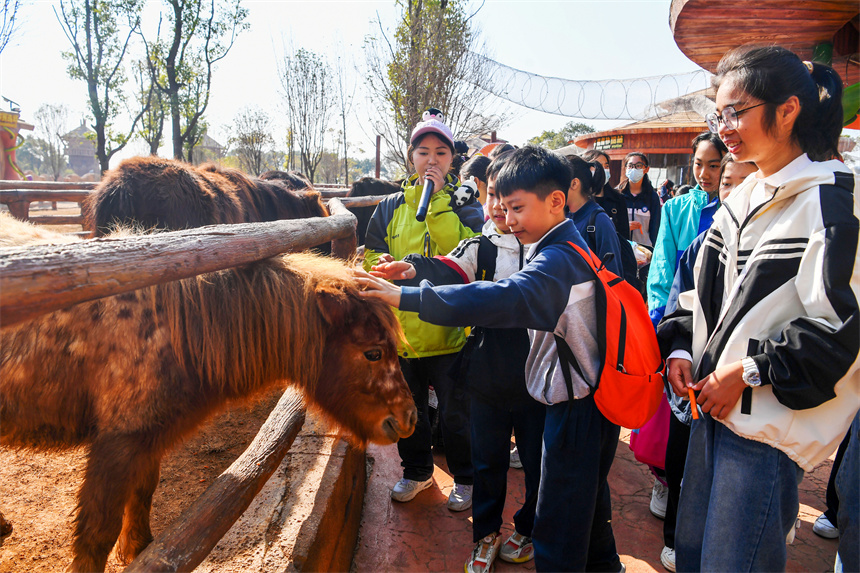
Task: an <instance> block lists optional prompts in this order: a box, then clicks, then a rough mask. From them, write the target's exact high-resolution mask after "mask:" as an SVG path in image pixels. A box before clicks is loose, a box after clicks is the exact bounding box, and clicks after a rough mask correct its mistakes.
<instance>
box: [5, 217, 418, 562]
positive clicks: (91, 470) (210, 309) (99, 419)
mask: <svg viewBox="0 0 860 573" xmlns="http://www.w3.org/2000/svg"><path fill="white" fill-rule="evenodd" d="M8 219H9V218H0V223H4V222H6V221H8ZM20 225H24V223H20ZM2 227H3V228H0V233H3V234H8V232H9V230H10V227H11V226H10V225H2ZM399 333H400V330H399V326H398V323H397V320H396V319H395V317H394V315H393V313H392V312H391V310H390V309H389V307H388V306H387V305H385V304H383V303H380V302H376V301H374V300H372V299H365V298H362V297H360V296H359V294H358V287H357V285H356V282H355V280H354V279H353V277H352V275H351V272H350V270H349V268H348V267H347V266H345V265H344V264H343V263H341V262H339V261H337V260H334V259H331V258H327V257H320V256H317V255H312V254H294V255H283V256H279V257H274V258H272V259H268V260H266V261H262V262H259V263H255V264H252V265H247V266H244V267H240V268H236V269H230V270H225V271H219V272H214V273H209V274H206V275H201V276H198V277H195V278H190V279H185V280H182V281H177V282H172V283H167V284H163V285H158V286H153V287H149V288H145V289H141V290H138V291H135V292H131V293H126V294H121V295H117V296H114V297H109V298H105V299H101V300H98V301H95V302H87V303H82V304H78V305H76V306H72V307H70V308H67V309H64V310H61V311H57V312H54V313H51V314H48V315H44V316H42V317H39V318H36V319H33V320H31V321H29V322H25V323H20V324H16V325H12V326H9V327H6V328H4V329H2V330H0V419H2V421H3V423H2V426H0V443H2V444H4V445H11V446H18V447H29V448H37V449H47V450H52V449H53V450H57V449H64V448H69V447H75V446H79V445H84V444H86V445H88V446H89V454H88V461H87V468H86V472H85V475H84V480H83V484H82V485H81V489H80V491H79V493H78V506H77V516H76V519H75V531H74V540H73V552H74V561H73V562H72V564H71V566H70V567H69V569H70V570H72V571H101V570H103V569H104V567H105V562H106V559H107V556H108V554H109V552H110V550H111V548H112V547H113V545H114V544H115V543H116V542H117V539H118V547H117V553H118V555H119V557H120V559H121V560H123V561H129V560H131V559H133V558H134V557H135V556H137V555H138V554H139V553H140V552H141V551H142V550H143V549H144V548H145V547H146V546H147V545H148V544H149V542H150V541H151V540H152V534H151V532H150V527H149V511H150V507H151V504H152V495H153V492H154V491H155V487H156V485H157V484H158V476H159V466H160V463H161V459H162V457H163V456H164V454H165V452H166V451H167V450H168V449H169V448H171V447H172V446H173V445H174V444H176V443H177V441H179V440H180V439H181V438H182V437H184V436H186V435H188V434H189V433H190V432H192V431H193V430H194V429H195V428H197V427H199V426H200V425H201V424H202V423H203V421H204V419H205V418H206V417H208V416H209V415H210V414H212V413H213V412H215V411H217V410H219V409H220V408H221V407H222V406H224V405H225V403H226V402H227V401H228V400H229V401H232V400H238V399H243V398H246V397H248V396H252V395H254V394H257V393H259V392H261V391H263V390H265V389H267V388H270V387H272V386H273V385H276V384H282V385H286V384H290V385H294V386H297V387H299V388H300V389H301V390H302V391H303V394H304V396H305V400H306V403H307V404H308V406H309V407H313V408H315V409H316V410H318V411H319V412H321V413H322V414H323V415H324V417H326V418H327V419H328V420H330V421H332V422H333V423H335V424H337V425H338V426H339V427H340V428H341V429H342V430H343V431H344V433H345V434H347V437H348V438H349V439H351V440H352V441H353V442H354V443H356V444H359V445H361V444H366V443H367V442H377V443H383V444H387V443H392V442H396V441H397V440H398V439H399V438H400V437H405V436H409V435H410V434H411V433H412V432H413V430H414V428H415V421H416V419H417V413H416V409H415V405H414V403H413V401H412V396H411V394H410V392H409V389H408V387H407V386H406V383H405V382H404V380H403V375H402V374H401V372H400V368H399V365H398V361H397V341H398V336H399Z"/></svg>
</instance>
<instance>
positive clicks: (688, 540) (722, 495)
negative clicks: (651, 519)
mask: <svg viewBox="0 0 860 573" xmlns="http://www.w3.org/2000/svg"><path fill="white" fill-rule="evenodd" d="M802 478H803V470H801V469H800V467H799V466H798V465H797V464H796V463H794V462H793V461H791V460H790V459H789V458H788V456H787V455H785V454H784V453H783V452H781V451H780V450H777V449H776V448H773V447H771V446H769V445H767V444H763V443H761V442H755V441H753V440H748V439H746V438H742V437H740V436H738V435H737V434H735V433H734V432H732V431H731V430H730V429H728V428H727V427H726V426H724V425H723V424H721V423H720V422H717V421H715V420H714V419H713V418H711V417H710V416H708V415H704V416H702V417H701V418H700V419H699V420H696V421H694V422H693V425H692V428H691V432H690V447H689V449H688V451H687V464H686V466H685V467H684V481H683V483H682V484H681V500H680V502H679V507H678V522H677V526H676V529H675V563H676V566H677V570H678V571H679V572H680V571H684V572H688V571H737V572H742V571H784V570H785V561H786V548H785V538H786V535H788V532H789V530H790V529H791V528H792V527H794V523H795V520H796V519H797V510H798V508H799V503H798V497H797V486H798V484H799V483H800V480H801V479H802Z"/></svg>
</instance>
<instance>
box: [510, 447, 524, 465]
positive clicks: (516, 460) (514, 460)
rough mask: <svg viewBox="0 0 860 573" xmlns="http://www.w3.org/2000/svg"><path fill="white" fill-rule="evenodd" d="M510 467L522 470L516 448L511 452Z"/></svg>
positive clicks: (518, 452) (521, 463)
mask: <svg viewBox="0 0 860 573" xmlns="http://www.w3.org/2000/svg"><path fill="white" fill-rule="evenodd" d="M510 465H511V467H512V468H514V469H518V470H521V469H523V462H522V460H520V451H519V450H518V449H517V447H516V446H514V447H513V449H512V450H511V464H510Z"/></svg>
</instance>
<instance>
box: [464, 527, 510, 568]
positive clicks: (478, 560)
mask: <svg viewBox="0 0 860 573" xmlns="http://www.w3.org/2000/svg"><path fill="white" fill-rule="evenodd" d="M501 543H502V539H501V537H499V534H498V533H491V534H489V535H488V536H486V537H484V538H483V539H481V540H480V541H479V542H478V543H477V544H475V548H474V549H473V550H472V556H471V557H469V560H468V561H467V562H466V567H465V568H464V569H465V571H466V573H489V572H490V571H492V570H493V561H494V560H495V559H496V554H497V553H498V552H499V546H500V545H501Z"/></svg>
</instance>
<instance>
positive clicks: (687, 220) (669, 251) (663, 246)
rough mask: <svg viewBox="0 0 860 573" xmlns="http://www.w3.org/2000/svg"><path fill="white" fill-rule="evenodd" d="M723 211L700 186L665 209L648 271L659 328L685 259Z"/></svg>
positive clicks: (650, 297)
mask: <svg viewBox="0 0 860 573" xmlns="http://www.w3.org/2000/svg"><path fill="white" fill-rule="evenodd" d="M719 208H720V200H719V198H714V199H713V200H711V199H710V198H709V197H708V194H707V193H706V192H705V191H703V190H702V188H701V187H699V186H698V185H697V186H696V187H695V188H694V189H691V190H690V192H689V193H687V194H686V195H681V196H680V197H675V198H673V199H670V200H668V201H666V204H665V205H663V214H662V217H661V223H660V232H659V234H658V235H657V242H656V243H655V245H654V254H653V256H652V257H651V268H650V270H649V271H648V311H649V313H650V314H651V322H652V323H653V324H654V326H655V328H656V326H657V324H659V322H660V320H661V319H662V318H663V314H664V313H665V311H666V300H667V299H668V298H669V289H670V288H671V287H672V280H673V279H674V277H675V271H676V270H677V269H678V261H679V260H680V259H681V255H682V254H683V253H684V251H685V250H687V247H689V246H690V243H692V242H693V239H695V238H696V237H697V236H698V235H700V234H701V233H703V232H704V231H707V230H708V228H710V226H711V223H712V222H713V220H714V213H716V211H717V209H719Z"/></svg>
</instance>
